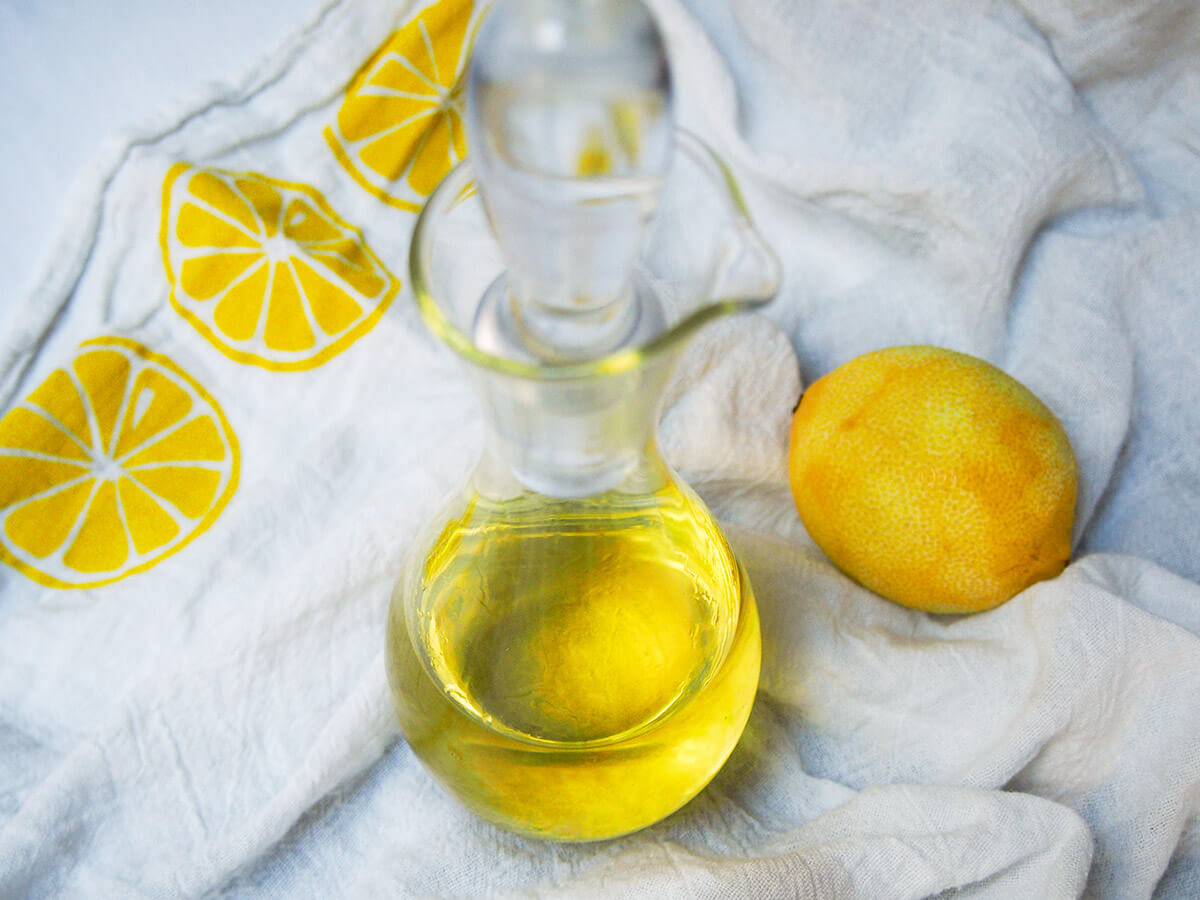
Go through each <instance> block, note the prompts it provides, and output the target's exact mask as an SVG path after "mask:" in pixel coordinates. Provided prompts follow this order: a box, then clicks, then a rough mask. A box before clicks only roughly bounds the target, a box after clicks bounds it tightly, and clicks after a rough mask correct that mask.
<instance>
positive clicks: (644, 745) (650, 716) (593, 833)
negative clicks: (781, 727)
mask: <svg viewBox="0 0 1200 900" xmlns="http://www.w3.org/2000/svg"><path fill="white" fill-rule="evenodd" d="M387 661H388V676H389V681H390V684H391V690H392V696H393V700H394V702H395V706H396V710H397V713H398V715H399V718H400V724H401V727H402V730H403V731H404V734H405V736H406V738H407V739H408V742H409V744H410V745H411V746H412V748H413V750H414V751H415V752H416V753H417V755H418V756H419V757H420V758H421V759H422V760H423V762H424V763H425V764H426V766H427V767H428V768H429V769H430V770H431V771H432V772H433V773H434V774H435V775H436V776H437V777H438V778H439V779H440V780H441V781H442V782H443V783H444V784H446V785H447V786H448V787H449V788H450V789H451V790H452V791H453V792H454V793H455V794H456V795H457V796H458V797H459V798H460V799H461V800H463V801H464V802H465V803H466V804H467V805H468V806H469V807H470V808H471V809H473V810H474V811H475V812H476V813H478V814H479V815H481V816H483V817H484V818H486V819H489V820H491V821H493V822H496V823H497V824H500V825H503V826H504V827H506V828H509V829H512V830H515V831H519V832H522V833H525V834H530V835H534V836H537V837H544V838H553V839H557V840H595V839H599V838H607V837H614V836H616V835H619V834H624V833H627V832H630V831H634V830H636V829H638V828H642V827H644V826H646V825H649V824H651V823H653V822H655V821H657V820H659V819H661V818H663V817H664V816H666V815H668V814H669V813H671V812H673V811H674V810H676V809H678V808H679V807H680V806H682V805H683V804H684V803H686V802H687V801H688V800H689V799H691V798H692V797H693V796H695V795H696V794H697V793H698V792H699V791H700V790H701V789H702V788H703V787H704V786H705V785H706V784H707V783H708V782H709V780H710V779H711V778H712V777H713V775H715V774H716V772H717V770H718V769H720V767H721V765H722V764H723V763H724V762H725V759H726V758H727V757H728V755H729V753H730V752H731V751H732V750H733V747H734V745H735V744H736V743H737V740H738V737H739V736H740V735H741V732H742V729H743V727H744V726H745V723H746V719H747V718H748V716H749V714H750V708H751V706H752V705H753V702H754V695H755V691H756V689H757V685H758V674H759V662H760V638H759V630H758V615H757V611H756V609H755V605H754V598H753V596H752V594H751V591H750V587H749V582H748V581H747V580H746V578H745V575H744V573H743V572H742V570H741V568H740V566H739V565H738V563H737V561H736V560H735V559H734V557H733V554H732V552H731V551H730V550H729V547H728V545H727V544H726V543H725V540H724V538H723V537H722V536H721V535H720V533H719V532H718V531H717V529H716V527H715V525H714V524H713V522H712V519H711V518H710V516H709V515H708V513H707V511H705V510H704V509H703V507H702V506H701V505H700V502H699V501H698V500H696V499H695V497H694V496H692V495H691V492H690V491H688V490H687V489H686V488H681V487H680V486H678V485H676V484H674V483H669V484H668V485H667V486H666V487H665V488H663V489H662V490H660V491H658V492H656V493H654V494H651V495H641V496H636V497H634V496H622V495H614V494H607V495H603V496H600V497H594V498H588V499H584V500H547V498H545V497H529V496H526V497H521V498H518V499H516V500H511V501H506V502H503V503H489V502H488V501H485V500H483V499H482V498H478V497H476V498H474V499H473V500H472V501H470V502H469V503H468V504H467V505H466V508H465V511H464V512H463V514H462V516H461V517H459V518H456V519H455V520H454V521H452V522H450V524H449V525H447V526H446V528H445V529H444V530H443V531H442V533H441V535H440V536H439V537H438V539H437V540H436V541H435V542H434V544H433V546H432V548H431V550H430V551H429V553H428V554H427V555H426V556H425V558H424V560H423V562H421V563H418V564H417V565H416V566H414V567H412V571H411V572H410V575H409V578H408V581H407V582H406V583H403V584H402V585H401V587H400V588H399V589H398V591H397V596H396V597H395V598H394V599H393V602H392V609H391V614H390V616H389V622H388V640H387Z"/></svg>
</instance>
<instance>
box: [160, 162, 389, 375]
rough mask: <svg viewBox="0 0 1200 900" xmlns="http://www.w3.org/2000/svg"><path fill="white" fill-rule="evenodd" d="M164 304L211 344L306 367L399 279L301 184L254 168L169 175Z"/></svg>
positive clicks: (381, 301) (188, 169) (362, 321)
mask: <svg viewBox="0 0 1200 900" xmlns="http://www.w3.org/2000/svg"><path fill="white" fill-rule="evenodd" d="M160 241H161V243H162V252H163V264H164V265H165V266H166V268H167V277H168V279H169V280H170V282H171V304H172V305H173V306H174V307H175V309H176V310H177V311H178V312H179V313H180V315H182V316H183V317H184V318H185V319H187V320H188V322H190V323H191V324H192V325H193V326H195V328H196V329H197V330H198V331H199V332H200V333H201V334H202V335H204V337H206V338H207V339H208V340H209V341H210V342H211V343H212V344H214V345H215V346H216V347H217V349H219V350H220V351H221V352H222V353H224V354H225V355H227V356H229V357H230V358H232V359H235V360H237V361H238V362H241V363H249V364H252V365H257V366H262V367H263V368H266V369H272V370H275V371H291V370H297V369H311V368H314V367H316V366H319V365H321V364H322V363H323V362H325V361H326V360H328V359H330V358H331V357H333V356H335V355H337V354H338V353H341V352H342V351H343V350H345V349H346V348H347V347H348V346H350V345H351V344H352V343H354V341H356V340H358V339H359V338H360V337H362V336H363V335H364V334H366V333H367V332H368V331H370V330H371V329H372V328H373V327H374V326H375V323H376V322H378V321H379V319H380V317H381V316H382V315H383V313H384V310H385V309H387V307H388V304H389V303H391V301H392V298H393V297H395V295H396V291H397V290H399V287H400V282H399V281H397V280H396V279H394V278H393V277H392V275H391V274H390V273H389V272H388V271H387V269H385V268H384V267H383V264H382V263H381V262H380V261H379V260H378V258H376V256H375V254H374V253H373V252H372V251H371V248H370V247H368V246H367V245H366V243H364V242H363V238H362V233H361V232H360V231H359V230H358V229H357V228H355V227H354V226H352V225H349V224H347V223H346V222H344V221H342V219H341V218H340V217H339V216H338V215H337V213H335V212H334V211H333V210H332V209H331V208H330V207H329V204H328V203H326V202H325V198H324V197H322V196H321V194H320V193H319V192H318V191H316V190H314V189H313V188H311V187H308V186H307V185H303V184H292V183H289V182H285V181H277V180H276V179H274V178H268V177H266V176H265V175H258V174H254V173H234V172H224V171H219V170H215V169H197V168H193V167H192V166H189V165H187V164H186V163H179V164H177V165H175V166H173V167H172V168H171V170H170V171H169V172H168V173H167V177H166V180H165V181H164V183H163V203H162V230H161V233H160Z"/></svg>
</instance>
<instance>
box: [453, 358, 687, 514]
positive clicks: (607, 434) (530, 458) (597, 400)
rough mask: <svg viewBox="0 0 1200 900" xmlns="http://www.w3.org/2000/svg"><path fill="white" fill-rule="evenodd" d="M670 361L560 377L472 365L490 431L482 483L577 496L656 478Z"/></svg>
mask: <svg viewBox="0 0 1200 900" xmlns="http://www.w3.org/2000/svg"><path fill="white" fill-rule="evenodd" d="M670 362H671V360H668V359H655V360H651V361H649V362H647V363H646V364H645V365H643V366H640V367H636V368H634V369H633V370H631V371H628V372H622V373H617V374H605V375H597V376H593V377H588V378H580V379H569V380H568V379H564V380H558V381H535V380H531V379H521V378H515V377H512V376H504V375H498V374H497V373H494V372H478V371H477V372H476V383H477V387H478V388H479V390H480V393H481V395H482V397H483V401H484V403H483V406H484V410H485V418H486V421H487V432H488V433H487V443H486V449H485V455H484V460H483V463H482V464H481V466H480V469H479V472H478V477H479V478H480V479H482V481H483V483H482V484H481V485H480V487H481V489H483V490H484V491H485V492H494V493H498V494H510V493H512V492H513V488H514V487H515V486H518V485H519V486H520V488H522V489H525V490H529V491H534V492H536V493H539V494H544V495H547V496H551V497H561V498H579V497H588V496H592V495H595V494H601V493H604V492H605V491H609V490H612V489H614V488H617V487H618V486H621V485H635V486H638V489H639V490H641V489H644V488H645V487H647V486H648V485H649V483H650V482H655V481H661V479H662V477H663V475H662V472H664V471H665V467H664V464H663V463H662V461H661V457H660V455H659V452H658V446H657V440H656V430H657V422H658V412H659V404H660V399H661V396H662V390H663V387H664V385H665V381H666V377H667V374H668V373H669V370H670ZM643 482H646V484H643ZM489 487H490V488H491V489H492V490H489Z"/></svg>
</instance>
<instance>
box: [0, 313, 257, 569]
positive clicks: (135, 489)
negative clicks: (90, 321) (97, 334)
mask: <svg viewBox="0 0 1200 900" xmlns="http://www.w3.org/2000/svg"><path fill="white" fill-rule="evenodd" d="M237 480H238V445H237V439H236V438H235V437H234V434H233V431H232V429H230V427H229V423H228V422H227V421H226V420H225V416H224V415H223V414H222V412H221V410H220V407H218V406H217V403H216V401H215V400H213V398H212V397H211V396H209V394H208V392H207V391H205V390H204V388H202V387H201V386H200V385H199V384H197V383H196V382H195V381H194V380H193V379H192V377H191V376H190V375H188V374H187V373H186V372H184V371H183V370H182V369H180V368H179V367H178V366H177V365H175V363H173V362H171V360H169V359H167V358H166V357H165V356H162V355H160V354H158V353H154V352H152V351H150V350H148V349H146V348H145V347H143V346H142V345H140V344H138V343H136V342H134V341H131V340H127V339H125V338H119V337H104V338H97V339H95V340H91V341H87V342H86V343H84V344H82V345H81V346H80V348H79V351H78V352H77V353H76V355H75V358H74V359H73V360H72V361H71V363H70V364H69V365H66V366H64V367H63V368H60V369H56V370H55V371H53V372H51V373H50V375H49V376H48V377H47V378H46V380H45V381H43V382H42V384H41V385H40V386H39V387H38V388H37V389H36V390H35V391H34V392H33V393H32V394H30V395H29V396H28V397H27V398H26V399H25V400H24V401H23V402H22V403H20V404H18V405H17V406H16V407H14V408H13V409H12V410H10V411H9V412H8V414H7V415H5V416H4V418H3V419H0V560H2V561H3V562H5V563H7V564H8V565H10V566H13V567H15V568H16V569H18V570H20V571H21V572H23V573H25V574H26V575H28V576H29V577H30V578H32V579H33V580H34V581H36V582H38V583H39V584H44V585H46V586H48V587H55V588H81V587H96V586H97V585H101V584H108V583H109V582H112V581H116V580H117V579H119V578H124V577H125V576H126V575H132V574H133V573H134V572H141V571H143V570H145V569H148V568H150V567H151V566H153V565H155V564H156V563H158V562H160V561H161V560H163V559H164V558H166V557H167V556H170V555H171V554H172V553H175V552H176V551H177V550H179V549H180V548H182V547H183V546H184V545H185V544H187V543H188V542H189V541H191V540H192V539H193V538H195V537H196V535H198V534H200V533H201V532H202V531H204V530H205V529H207V528H208V527H209V526H210V525H211V524H212V523H213V522H214V521H215V520H216V518H217V516H218V515H220V513H221V510H222V509H224V507H225V504H226V503H227V502H228V501H229V498H230V497H231V496H232V495H233V492H234V490H235V488H236V487H237Z"/></svg>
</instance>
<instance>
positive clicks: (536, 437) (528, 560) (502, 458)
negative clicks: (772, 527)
mask: <svg viewBox="0 0 1200 900" xmlns="http://www.w3.org/2000/svg"><path fill="white" fill-rule="evenodd" d="M468 104H469V106H468V123H469V131H468V134H469V137H470V147H471V153H472V155H471V161H470V162H469V163H463V164H460V165H459V166H458V167H457V168H455V169H454V170H453V171H451V173H450V174H449V175H448V176H447V177H446V179H445V180H444V181H443V182H442V184H441V185H440V186H439V187H438V188H437V190H436V191H435V192H434V193H433V195H432V196H431V197H430V199H429V202H428V204H427V205H426V206H425V208H424V210H423V212H422V213H421V215H420V217H419V219H418V221H417V225H416V229H415V231H414V234H413V241H412V248H411V254H410V272H411V277H412V284H413V290H414V294H415V296H416V301H417V305H418V308H419V310H420V313H421V316H422V317H423V318H424V320H425V322H426V324H427V325H428V326H429V328H430V329H431V330H432V331H433V333H434V334H435V335H436V336H437V337H438V338H440V339H441V340H442V341H443V342H444V343H446V344H448V345H449V346H450V347H451V348H452V349H453V350H455V351H456V352H457V353H458V354H459V355H460V356H461V357H462V358H463V360H464V361H465V363H466V369H467V371H468V373H469V375H470V377H471V378H472V380H473V382H474V385H475V387H476V389H477V391H478V393H479V395H480V397H481V399H482V401H483V402H482V405H483V410H484V417H485V420H486V425H487V438H486V446H485V447H484V449H483V454H482V457H481V459H480V461H479V463H478V465H477V466H476V468H475V469H474V471H473V472H472V473H471V475H470V476H469V478H468V479H467V483H466V484H465V485H464V486H463V487H462V489H461V490H460V491H458V492H457V493H456V494H455V495H454V496H453V497H452V499H451V500H450V501H449V503H448V504H447V505H446V506H445V508H443V509H442V510H441V511H440V512H438V513H437V515H436V516H434V517H433V520H432V521H431V524H430V526H429V527H428V529H427V531H426V533H425V534H424V535H423V536H422V537H420V538H419V539H418V540H417V541H416V542H415V544H414V545H413V546H412V547H411V548H410V550H409V555H408V558H407V563H406V566H405V571H404V573H403V575H402V577H401V579H400V581H399V583H398V584H397V586H396V590H395V592H394V594H393V598H392V603H391V608H390V612H389V616H388V624H387V654H386V655H387V663H388V678H389V683H390V686H391V691H392V696H393V700H394V703H395V707H396V711H397V714H398V717H399V720H400V724H401V728H402V731H403V733H404V735H405V737H406V738H407V740H408V742H409V744H410V745H411V747H412V748H413V750H414V752H415V753H416V754H417V756H418V757H419V758H420V759H421V760H422V761H423V763H424V764H425V765H426V766H427V767H428V769H429V770H430V771H431V772H432V773H433V774H434V775H435V776H436V777H437V778H438V779H439V780H440V781H441V782H442V783H443V784H444V785H445V786H447V787H448V788H449V789H450V790H451V791H452V792H453V793H454V794H455V795H457V796H458V797H459V798H460V799H461V800H462V801H463V802H464V803H465V804H466V805H467V806H468V807H470V808H471V809H472V810H474V811H475V812H476V813H478V814H479V815H481V816H483V817H484V818H486V819H489V820H491V821H493V822H495V823H497V824H499V825H502V826H504V827H506V828H509V829H512V830H514V831H518V832H521V833H525V834H529V835H533V836H537V837H542V838H551V839H557V840H595V839H600V838H608V837H613V836H616V835H619V834H624V833H627V832H630V831H634V830H636V829H638V828H642V827H644V826H646V825H649V824H651V823H653V822H655V821H657V820H659V819H661V818H663V817H664V816H666V815H668V814H669V813H671V812H673V811H674V810H676V809H678V808H679V807H680V806H682V805H683V804H684V803H686V802H687V801H688V800H689V799H691V798H692V797H693V796H695V795H696V794H697V793H698V792H699V791H700V790H701V789H702V788H703V787H704V786H705V785H706V784H707V783H708V782H709V780H710V779H711V778H712V777H713V776H714V775H715V774H716V772H717V771H718V770H719V769H720V767H721V765H722V764H723V763H724V762H725V760H726V758H727V757H728V755H729V753H730V752H731V751H732V750H733V747H734V745H735V744H736V743H737V740H738V738H739V737H740V735H741V732H742V729H743V728H744V726H745V723H746V720H747V718H748V716H749V714H750V708H751V706H752V705H753V702H754V696H755V692H756V689H757V684H758V675H759V662H760V638H759V626H758V617H757V612H756V609H755V604H754V598H753V595H752V593H751V590H750V584H749V581H748V580H747V578H746V575H745V572H744V571H743V570H742V568H741V566H740V565H739V564H738V562H737V560H736V558H735V557H734V555H733V553H732V551H731V550H730V548H729V545H728V544H727V543H726V541H725V539H724V537H723V536H722V535H721V532H720V530H719V529H718V527H717V524H716V522H715V521H714V519H713V517H712V515H711V513H710V512H709V511H708V510H707V509H706V508H705V506H704V504H703V503H702V502H701V501H700V500H699V498H697V497H696V495H695V494H694V493H693V492H692V491H691V490H690V489H689V488H688V487H687V485H686V484H684V483H683V482H682V481H681V480H680V478H679V477H678V476H677V475H676V474H675V473H674V472H673V471H672V470H671V468H670V467H669V466H668V465H667V463H666V462H665V461H664V460H663V458H662V455H661V453H660V451H659V448H658V444H657V439H656V425H657V421H658V416H659V411H660V401H661V397H662V393H663V389H664V387H665V385H666V382H667V379H668V377H669V375H670V372H671V369H672V366H673V364H674V362H675V361H676V359H677V358H678V356H679V355H680V353H681V351H682V350H683V348H684V346H685V344H686V342H687V340H688V338H689V337H690V336H691V335H693V334H694V333H695V332H696V330H697V329H699V328H700V327H701V326H702V325H704V324H705V323H706V322H708V321H710V320H712V319H714V318H716V317H719V316H722V315H725V314H728V313H733V312H737V311H739V310H743V309H747V308H750V307H753V306H756V305H759V304H762V303H765V302H766V301H767V300H769V299H770V298H771V297H772V296H773V295H774V293H775V291H776V289H777V286H778V280H779V266H778V262H777V260H776V259H775V257H774V255H773V254H772V252H771V251H770V249H769V248H768V247H767V246H766V245H765V243H764V242H763V241H762V239H761V238H760V236H759V235H758V234H757V232H756V231H755V230H754V228H753V227H752V225H751V223H750V220H749V217H748V216H747V213H746V210H745V208H744V205H743V203H742V200H741V197H740V194H739V192H738V189H737V186H736V184H735V182H734V180H733V178H732V176H731V175H730V173H729V171H728V170H727V169H726V168H725V166H724V165H723V164H722V163H721V162H720V160H719V159H718V158H717V157H716V156H715V155H714V154H713V153H712V152H711V151H710V150H708V149H707V148H706V147H705V146H704V145H703V144H701V142H700V141H699V140H697V139H696V138H694V137H692V136H690V135H689V134H687V133H685V132H682V131H678V130H675V129H674V128H673V126H672V121H671V98H670V78H669V71H668V69H667V63H666V56H665V53H664V50H663V46H662V41H661V38H660V36H659V33H658V30H657V28H656V26H655V24H654V22H653V20H652V19H651V18H650V17H649V16H648V14H647V13H646V12H645V10H644V9H643V8H642V6H641V4H640V3H637V2H631V0H524V2H522V0H512V2H509V3H507V4H506V3H500V4H498V5H497V6H496V7H495V8H493V10H492V12H491V13H490V16H489V19H488V20H487V22H486V23H485V25H484V27H483V29H482V30H481V33H480V36H479V38H478V41H477V45H476V49H475V56H474V60H473V62H472V69H471V73H470V82H469V99H468ZM472 166H473V167H474V171H473V170H472ZM697 439H699V440H703V436H697Z"/></svg>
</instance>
